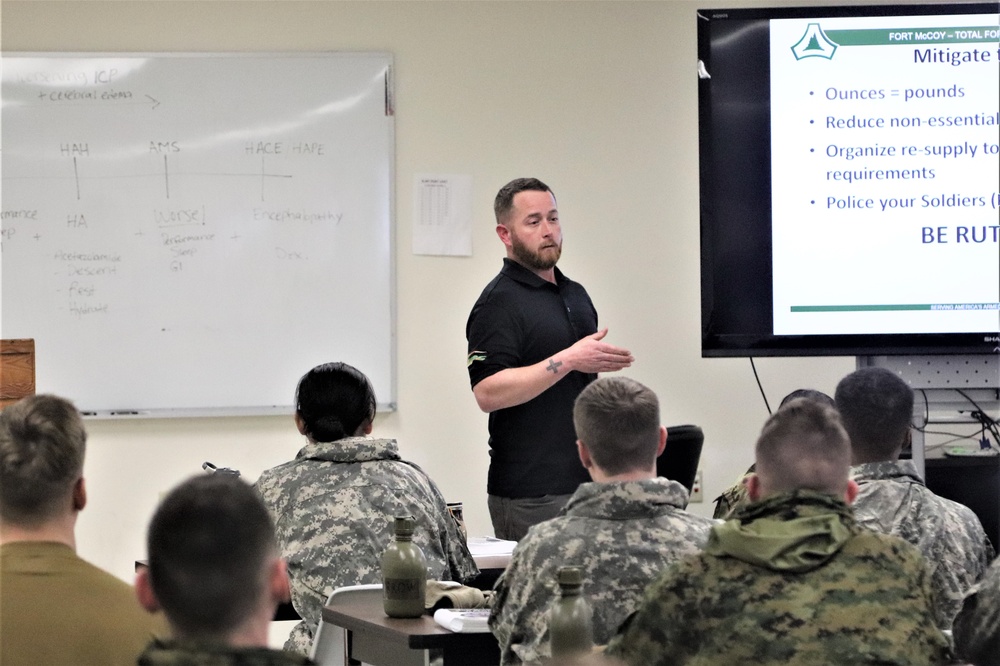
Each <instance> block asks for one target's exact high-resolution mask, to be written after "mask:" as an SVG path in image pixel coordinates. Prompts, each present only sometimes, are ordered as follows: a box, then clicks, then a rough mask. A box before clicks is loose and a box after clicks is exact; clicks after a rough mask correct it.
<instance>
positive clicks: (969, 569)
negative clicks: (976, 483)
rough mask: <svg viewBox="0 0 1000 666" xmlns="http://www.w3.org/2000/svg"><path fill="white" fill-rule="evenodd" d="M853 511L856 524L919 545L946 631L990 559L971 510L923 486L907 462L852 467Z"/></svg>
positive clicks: (990, 549)
mask: <svg viewBox="0 0 1000 666" xmlns="http://www.w3.org/2000/svg"><path fill="white" fill-rule="evenodd" d="M851 478H852V479H854V480H855V481H856V482H857V483H858V486H859V487H860V491H859V493H858V497H857V499H856V500H854V515H855V518H856V520H857V521H858V524H859V525H861V526H862V527H867V528H868V529H871V530H875V531H876V532H882V533H883V534H892V535H894V536H898V537H900V538H902V539H904V540H906V541H908V542H910V543H912V544H913V545H914V546H916V547H917V548H919V549H920V552H922V553H923V554H924V557H925V558H927V564H928V566H929V567H930V570H931V587H932V588H933V590H934V597H935V599H934V603H935V614H936V616H937V621H938V626H939V627H941V628H942V629H951V623H952V620H953V619H954V617H955V614H956V613H957V612H958V609H959V608H961V607H962V598H963V597H964V596H965V593H966V592H968V590H969V588H971V587H972V586H973V584H975V582H976V581H977V580H979V579H980V578H981V577H982V575H983V573H985V571H986V567H987V566H989V563H990V560H992V559H993V546H992V544H990V542H989V539H988V538H987V537H986V533H985V532H984V531H983V526H982V524H981V523H980V522H979V518H977V517H976V514H975V513H973V511H972V509H970V508H968V507H967V506H964V505H962V504H959V503H958V502H953V501H951V500H949V499H945V498H943V497H939V496H938V495H935V494H934V493H933V492H931V491H930V490H928V489H927V486H925V485H924V480H923V479H921V478H920V474H919V473H917V468H916V467H915V466H914V464H913V461H911V460H900V461H897V462H878V463H865V464H863V465H857V466H855V467H853V468H852V469H851Z"/></svg>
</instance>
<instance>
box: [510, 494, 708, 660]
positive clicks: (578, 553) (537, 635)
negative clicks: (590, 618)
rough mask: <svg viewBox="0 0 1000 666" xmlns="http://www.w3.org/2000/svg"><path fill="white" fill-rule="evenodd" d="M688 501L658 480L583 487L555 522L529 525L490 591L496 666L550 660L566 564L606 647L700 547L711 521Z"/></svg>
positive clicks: (595, 639)
mask: <svg viewBox="0 0 1000 666" xmlns="http://www.w3.org/2000/svg"><path fill="white" fill-rule="evenodd" d="M687 500H688V496H687V491H686V490H685V489H684V486H682V485H681V484H679V483H677V482H676V481H668V480H667V479H664V478H656V479H649V480H645V481H630V482H615V483H585V484H583V485H581V486H580V487H579V488H578V489H577V491H576V493H574V494H573V496H572V497H571V498H570V500H569V502H568V503H567V504H566V506H565V508H564V509H563V511H562V513H561V514H560V515H559V516H558V517H556V518H553V519H552V520H548V521H546V522H543V523H539V524H538V525H535V526H533V527H532V528H531V529H530V530H529V531H528V534H527V536H525V538H524V539H522V540H521V541H520V542H518V544H517V548H515V550H514V555H513V558H512V559H511V563H510V566H508V567H507V570H506V572H505V573H504V574H503V575H502V576H501V578H500V580H499V581H498V582H497V586H496V592H497V594H496V597H495V599H494V602H493V610H492V613H491V615H490V628H491V629H492V630H493V633H494V634H495V635H496V636H497V640H498V641H499V643H500V658H501V663H503V664H520V663H522V662H532V661H536V660H538V659H539V658H542V657H547V656H549V654H550V652H549V632H548V620H549V616H548V613H549V606H550V605H551V604H552V602H553V601H554V600H555V599H556V597H558V596H559V584H558V583H557V582H556V572H557V571H558V570H559V567H561V566H565V565H576V566H580V567H581V568H582V569H583V581H584V582H583V590H582V592H583V595H584V596H585V597H586V598H587V599H588V600H589V601H590V605H591V606H592V608H593V610H594V641H595V642H596V643H597V644H603V643H606V642H607V641H608V640H609V639H610V638H611V637H612V636H613V635H614V633H615V631H617V629H618V625H620V624H621V622H622V621H623V620H624V619H625V618H626V617H627V616H628V615H629V613H631V612H632V611H633V610H635V608H636V606H638V604H639V599H640V598H641V596H642V591H643V590H644V589H645V587H646V586H647V585H648V584H649V583H651V582H652V581H653V580H655V579H656V577H657V576H658V575H659V574H660V572H661V571H662V570H663V568H664V567H665V566H666V565H667V564H669V563H670V562H673V561H674V560H676V559H678V558H680V557H683V556H685V555H689V554H692V553H696V552H698V550H699V549H700V548H701V547H702V546H703V545H704V544H705V540H706V538H707V537H708V530H709V528H710V527H711V526H712V524H713V523H712V521H711V520H709V519H708V518H701V517H699V516H695V515H693V514H690V513H688V512H686V511H684V510H683V509H684V506H685V505H686V504H687Z"/></svg>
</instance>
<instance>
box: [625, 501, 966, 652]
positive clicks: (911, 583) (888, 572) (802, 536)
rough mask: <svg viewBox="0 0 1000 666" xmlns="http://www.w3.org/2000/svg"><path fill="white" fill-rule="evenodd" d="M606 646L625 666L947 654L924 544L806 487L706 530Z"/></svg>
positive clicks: (748, 508) (645, 597)
mask: <svg viewBox="0 0 1000 666" xmlns="http://www.w3.org/2000/svg"><path fill="white" fill-rule="evenodd" d="M821 526H823V527H821ZM607 653H608V654H610V655H613V656H616V657H619V658H621V659H623V660H624V661H625V662H627V663H628V664H632V665H633V666H654V665H658V664H659V665H662V666H682V665H685V664H690V665H709V664H712V665H715V664H783V665H790V666H821V665H822V666H828V665H832V664H837V665H839V664H851V665H857V664H900V665H902V664H907V665H909V666H917V665H921V664H939V663H947V660H948V659H950V656H951V655H950V654H949V649H948V643H947V641H946V639H945V637H944V636H943V634H942V633H941V632H940V631H939V630H938V629H936V628H935V626H934V616H933V610H932V607H931V591H930V584H929V577H928V572H927V568H926V566H925V565H924V562H923V558H922V557H921V556H920V553H919V552H918V551H917V550H916V549H915V548H914V547H913V546H911V545H909V544H908V543H906V542H904V541H902V540H901V539H897V538H895V537H891V536H886V535H884V534H877V533H875V532H871V531H868V530H864V529H862V528H860V527H858V526H857V524H855V522H854V519H853V517H852V515H851V509H850V508H849V507H848V506H847V505H846V504H845V503H844V502H842V501H839V500H837V499H835V498H834V497H831V496H829V495H822V494H820V493H815V492H811V491H804V490H803V491H796V492H794V493H783V494H778V495H774V496H772V497H769V498H766V499H764V500H762V501H760V502H756V503H752V504H749V505H748V506H746V507H744V508H743V509H742V510H741V511H739V512H738V513H737V514H736V516H735V517H734V518H733V519H732V520H729V521H727V522H726V523H723V524H722V525H717V526H715V527H713V528H712V532H711V534H710V536H709V541H708V544H707V545H706V546H705V550H704V551H703V552H701V553H699V554H697V555H694V556H692V557H688V558H685V559H683V560H681V561H680V562H678V563H677V564H675V565H673V566H671V567H669V568H668V569H667V571H666V572H664V574H663V575H662V576H661V577H660V578H659V579H658V580H657V581H656V582H655V583H653V584H652V585H651V586H650V587H649V588H648V589H647V592H646V594H645V596H644V597H643V600H642V603H641V605H640V608H639V610H638V611H637V612H636V613H635V614H634V615H632V616H631V617H630V618H629V620H628V621H627V622H626V624H625V625H624V626H623V628H622V632H621V633H619V635H618V636H616V637H615V638H614V639H613V640H612V642H611V644H610V645H609V646H608V649H607Z"/></svg>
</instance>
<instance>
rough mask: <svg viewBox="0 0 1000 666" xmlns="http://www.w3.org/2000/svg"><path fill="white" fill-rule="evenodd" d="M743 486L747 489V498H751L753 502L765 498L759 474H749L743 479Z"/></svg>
mask: <svg viewBox="0 0 1000 666" xmlns="http://www.w3.org/2000/svg"><path fill="white" fill-rule="evenodd" d="M743 485H745V486H746V487H747V497H749V498H750V501H751V502H756V501H757V500H759V499H760V498H761V497H762V496H763V490H762V489H761V487H760V477H759V476H757V474H748V475H747V476H745V477H744V478H743Z"/></svg>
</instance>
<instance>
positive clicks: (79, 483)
mask: <svg viewBox="0 0 1000 666" xmlns="http://www.w3.org/2000/svg"><path fill="white" fill-rule="evenodd" d="M85 506H87V484H86V483H85V482H84V480H83V477H82V476H81V477H80V478H79V479H77V480H76V483H74V484H73V510H74V511H83V507H85Z"/></svg>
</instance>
